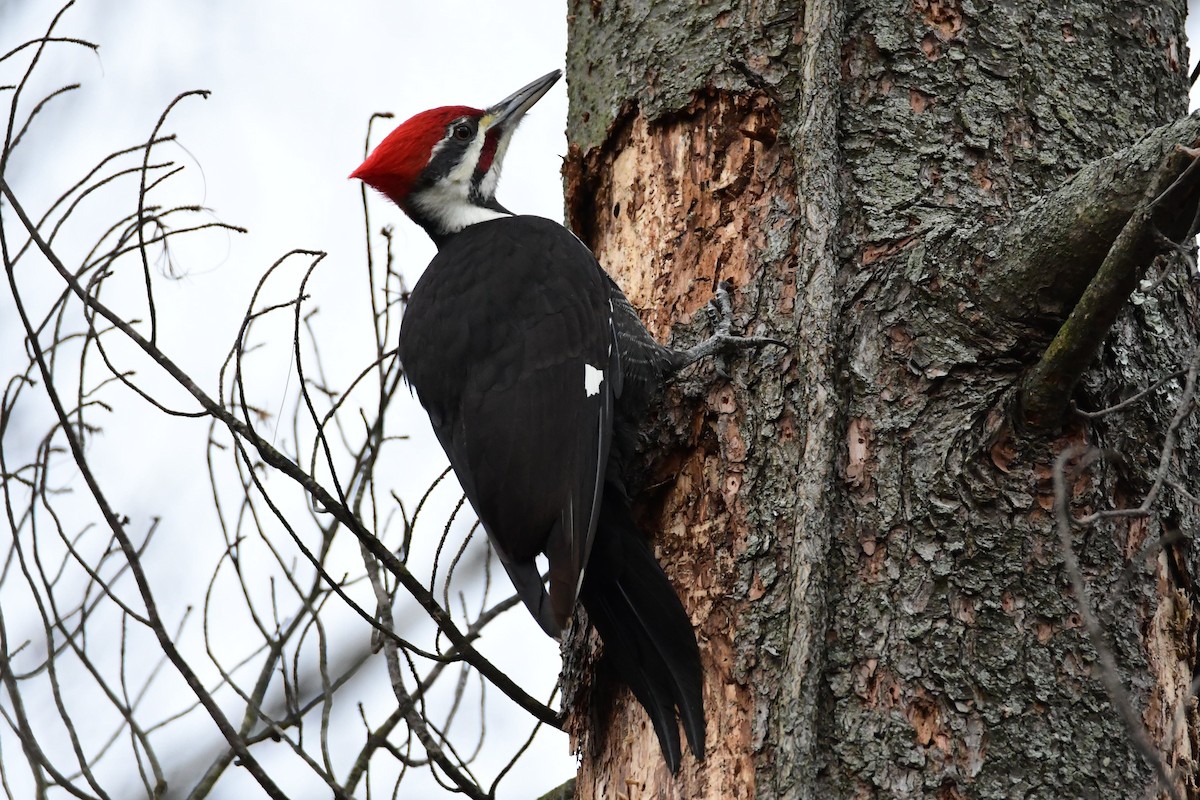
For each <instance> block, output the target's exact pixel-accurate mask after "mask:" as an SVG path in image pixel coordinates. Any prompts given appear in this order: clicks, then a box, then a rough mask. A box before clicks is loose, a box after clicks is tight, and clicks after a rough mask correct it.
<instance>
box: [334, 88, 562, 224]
mask: <svg viewBox="0 0 1200 800" xmlns="http://www.w3.org/2000/svg"><path fill="white" fill-rule="evenodd" d="M561 76H562V72H561V71H559V70H555V71H554V72H551V73H550V74H549V75H543V76H542V77H540V78H538V79H537V80H536V81H534V82H533V83H531V84H529V85H528V86H526V87H524V88H523V89H519V90H517V91H516V92H514V93H513V94H511V95H509V96H508V97H506V98H504V99H503V100H501V101H500V102H499V103H497V104H496V105H494V106H492V107H490V108H486V109H479V108H471V107H470V106H443V107H441V108H433V109H430V110H429V111H422V112H421V113H420V114H417V115H416V116H415V117H413V118H412V119H410V120H408V121H407V122H404V123H403V124H401V125H400V126H399V127H398V128H396V130H394V131H392V132H391V133H390V134H388V136H387V138H386V139H384V140H383V141H382V142H380V143H379V146H378V147H376V148H375V150H374V151H373V152H372V153H371V155H369V156H368V157H367V160H366V161H364V162H363V163H362V165H361V166H359V168H358V169H356V170H354V172H353V173H351V174H350V177H351V178H358V179H359V180H361V181H362V182H363V183H365V184H367V185H368V186H370V187H372V188H374V189H376V190H378V191H379V192H381V193H382V194H383V195H384V196H386V197H387V198H389V199H390V200H391V201H392V202H394V203H395V204H396V205H398V206H400V208H402V209H403V210H404V213H406V214H408V216H410V217H411V218H412V219H413V221H415V222H416V223H417V224H419V225H420V226H421V227H423V228H425V230H426V231H427V232H428V233H429V235H430V236H432V237H433V239H434V241H440V240H441V239H444V238H445V237H446V236H449V235H450V234H453V233H457V232H458V231H460V230H462V229H463V228H465V227H467V226H468V225H473V224H474V223H476V222H483V221H484V220H489V219H494V218H496V217H499V216H504V215H507V214H508V213H509V212H508V211H507V210H506V209H505V208H504V207H503V206H501V205H500V204H499V203H497V202H496V184H497V183H498V182H499V180H500V164H501V162H502V161H503V160H504V153H505V151H507V149H508V142H509V140H510V139H511V138H512V134H513V131H515V130H516V129H517V124H518V123H520V121H521V118H522V117H523V116H524V115H525V112H526V111H528V110H529V109H530V107H531V106H532V105H533V104H534V103H536V102H537V101H538V100H539V99H541V97H542V95H544V94H545V93H546V92H547V91H549V90H550V87H551V86H553V85H554V84H555V82H557V81H558V79H559V78H560V77H561Z"/></svg>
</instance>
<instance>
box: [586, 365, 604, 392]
mask: <svg viewBox="0 0 1200 800" xmlns="http://www.w3.org/2000/svg"><path fill="white" fill-rule="evenodd" d="M602 383H604V373H603V372H601V371H600V370H598V369H596V368H595V367H593V366H592V365H591V364H584V365H583V391H584V392H585V393H587V396H588V397H594V396H595V395H598V394H600V385H601V384H602Z"/></svg>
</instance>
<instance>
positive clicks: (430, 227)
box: [404, 185, 512, 247]
mask: <svg viewBox="0 0 1200 800" xmlns="http://www.w3.org/2000/svg"><path fill="white" fill-rule="evenodd" d="M404 211H405V212H406V213H407V214H408V216H409V217H410V218H411V219H412V221H413V222H415V223H417V224H418V225H420V226H421V227H422V228H424V229H425V232H426V233H427V234H429V238H430V239H433V241H434V244H436V245H438V246H439V247H441V245H442V242H444V241H445V240H446V239H448V238H450V237H451V236H453V235H454V234H456V233H458V232H459V231H462V230H464V229H466V228H468V227H470V226H471V225H476V224H478V223H480V222H487V221H488V220H492V219H499V218H500V217H511V216H512V212H511V211H509V210H508V209H507V208H505V207H504V206H502V205H500V204H499V203H498V202H496V200H495V198H490V199H488V200H479V199H472V198H470V197H464V196H463V195H462V194H460V193H459V192H456V191H453V190H447V189H445V188H443V187H441V186H438V185H435V186H431V187H429V188H427V189H425V190H424V191H421V192H420V193H415V194H413V195H412V196H410V197H409V198H408V202H406V203H405V204H404Z"/></svg>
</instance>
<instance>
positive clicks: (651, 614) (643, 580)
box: [580, 492, 704, 772]
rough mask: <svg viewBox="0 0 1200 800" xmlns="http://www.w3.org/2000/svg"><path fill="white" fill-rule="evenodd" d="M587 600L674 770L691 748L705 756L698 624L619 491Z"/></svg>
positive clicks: (601, 529)
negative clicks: (684, 746)
mask: <svg viewBox="0 0 1200 800" xmlns="http://www.w3.org/2000/svg"><path fill="white" fill-rule="evenodd" d="M580 600H581V601H582V602H583V606H584V608H586V609H587V612H588V618H589V619H590V620H591V622H592V624H593V625H595V626H596V630H597V632H599V634H600V638H601V639H602V640H603V641H604V657H605V659H606V660H607V661H608V662H609V663H610V664H611V665H612V667H613V669H614V671H615V672H616V673H617V676H618V677H619V678H620V679H621V680H622V681H624V682H625V683H627V684H628V685H629V688H630V689H631V690H632V691H633V695H634V697H636V698H637V700H638V702H639V703H641V704H642V706H643V707H644V708H645V709H646V713H647V714H649V716H650V722H651V723H652V724H653V725H654V732H655V734H657V736H658V743H659V746H660V747H661V748H662V751H663V757H664V758H665V759H666V761H667V765H668V766H669V767H670V768H671V771H672V772H677V771H678V770H679V762H680V759H681V757H682V751H681V747H680V742H679V727H678V722H677V720H682V722H683V730H684V734H685V735H686V736H687V741H688V746H689V747H690V748H691V751H692V752H693V753H694V754H695V755H696V757H697V758H703V757H704V698H703V694H702V691H701V689H702V683H703V676H702V674H701V670H700V651H699V648H698V647H697V646H696V636H695V634H694V633H693V631H692V623H691V619H690V618H689V617H688V615H687V612H686V611H685V610H684V608H683V604H682V603H680V601H679V597H678V596H677V595H676V594H675V590H674V588H673V587H672V586H671V582H670V581H669V580H668V579H667V576H666V574H665V573H664V572H663V571H662V567H660V566H659V565H658V562H657V561H655V560H654V555H653V553H651V552H650V548H649V546H648V545H647V544H646V542H645V541H644V540H643V538H642V535H641V533H640V532H639V531H638V529H637V526H636V525H635V523H634V521H633V517H632V516H631V514H630V512H629V508H628V507H627V506H626V505H625V503H624V499H623V498H622V497H621V496H620V493H619V492H605V496H604V500H603V505H602V507H601V510H600V520H599V523H598V525H597V533H596V539H595V543H594V545H593V550H592V554H591V557H590V559H589V561H588V567H587V572H586V573H585V577H584V581H583V587H582V590H581V592H580Z"/></svg>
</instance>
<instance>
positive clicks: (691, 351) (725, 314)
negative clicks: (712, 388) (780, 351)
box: [675, 281, 788, 378]
mask: <svg viewBox="0 0 1200 800" xmlns="http://www.w3.org/2000/svg"><path fill="white" fill-rule="evenodd" d="M732 290H733V284H731V283H730V282H729V281H721V282H720V283H719V284H717V292H716V294H715V295H714V296H713V299H712V300H711V301H709V304H708V306H707V309H708V314H709V318H710V319H711V320H712V322H713V335H712V336H710V337H708V338H707V339H705V340H704V341H703V342H700V344H698V345H696V346H695V347H691V348H688V349H687V350H676V351H675V354H676V357H677V361H676V363H677V366H676V369H677V370H679V369H683V368H684V367H686V366H688V365H689V364H694V363H695V362H697V361H699V360H700V359H702V358H705V357H707V356H717V358H718V360H717V374H719V375H721V376H722V377H725V378H727V377H729V370H728V364H727V363H726V362H727V359H728V356H730V355H732V354H733V353H734V352H736V351H738V350H744V349H748V348H751V347H766V346H767V345H777V346H779V347H783V348H787V347H788V344H787V343H786V342H783V341H780V340H779V339H773V338H771V337H769V336H734V335H733V334H732V333H730V330H732V327H733V296H732Z"/></svg>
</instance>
